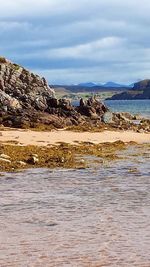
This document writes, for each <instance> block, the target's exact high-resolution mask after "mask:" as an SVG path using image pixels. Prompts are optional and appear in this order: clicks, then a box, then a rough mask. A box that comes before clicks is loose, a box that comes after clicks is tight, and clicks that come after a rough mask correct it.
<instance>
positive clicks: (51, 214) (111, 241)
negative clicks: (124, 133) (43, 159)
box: [0, 101, 150, 267]
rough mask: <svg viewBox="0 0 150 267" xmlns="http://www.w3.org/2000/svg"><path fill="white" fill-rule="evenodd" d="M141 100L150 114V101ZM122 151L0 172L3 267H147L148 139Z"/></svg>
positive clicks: (149, 234)
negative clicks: (62, 165)
mask: <svg viewBox="0 0 150 267" xmlns="http://www.w3.org/2000/svg"><path fill="white" fill-rule="evenodd" d="M121 103H122V106H123V107H124V110H122V108H121V111H129V110H130V109H129V106H130V105H131V103H130V102H128V109H126V108H125V107H127V102H125V103H123V102H121ZM136 103H138V107H136V108H135V107H134V109H132V110H133V112H135V113H136V112H137V111H138V114H139V111H140V114H142V115H143V114H146V116H147V115H149V108H150V107H149V103H150V102H148V101H142V102H141V101H140V102H139V101H138V102H136ZM139 103H140V105H139ZM142 103H143V104H142ZM144 103H147V107H148V108H145V109H144V105H145V104H144ZM132 104H133V102H132ZM108 105H109V106H110V107H111V108H112V110H113V109H114V110H115V111H119V104H118V102H116V101H114V102H113V103H112V102H111V101H109V102H108ZM140 106H141V107H140ZM145 111H146V113H145ZM118 157H119V158H118V159H115V160H112V161H110V160H102V159H99V158H95V157H92V156H91V157H89V158H88V159H87V160H88V168H85V169H53V170H50V169H46V168H45V169H44V168H43V169H29V170H25V171H21V172H15V173H14V172H13V173H11V172H9V173H1V175H0V267H82V266H83V267H102V266H105V267H107V266H108V267H134V266H135V267H149V266H150V250H149V248H150V165H149V159H150V144H143V145H134V144H133V145H129V146H127V148H126V149H125V150H123V151H119V152H118Z"/></svg>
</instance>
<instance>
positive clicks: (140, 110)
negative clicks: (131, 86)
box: [104, 99, 150, 119]
mask: <svg viewBox="0 0 150 267" xmlns="http://www.w3.org/2000/svg"><path fill="white" fill-rule="evenodd" d="M104 102H105V104H106V105H107V106H108V107H109V109H110V110H111V111H113V112H129V113H131V114H134V115H140V116H142V117H144V118H148V119H150V99H144V100H106V101H104Z"/></svg>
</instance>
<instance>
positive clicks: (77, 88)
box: [51, 84, 127, 93]
mask: <svg viewBox="0 0 150 267" xmlns="http://www.w3.org/2000/svg"><path fill="white" fill-rule="evenodd" d="M51 87H53V88H54V89H55V90H57V88H65V89H66V90H68V91H71V92H72V93H79V92H87V93H89V92H90V93H97V92H105V91H114V92H116V91H125V90H126V89H127V87H105V86H103V85H93V86H89V85H88V86H87V84H85V85H84V84H80V85H51Z"/></svg>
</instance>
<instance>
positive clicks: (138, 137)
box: [0, 129, 150, 146]
mask: <svg viewBox="0 0 150 267" xmlns="http://www.w3.org/2000/svg"><path fill="white" fill-rule="evenodd" d="M118 140H120V141H123V142H131V141H133V142H136V143H139V144H142V143H150V134H149V133H136V132H132V131H124V132H123V131H122V132H120V131H104V132H73V131H65V130H57V131H51V132H37V131H31V130H20V129H17V130H12V129H8V130H6V131H0V142H1V143H7V142H11V141H13V142H16V143H17V144H19V145H23V146H26V145H36V146H47V145H56V144H58V143H60V142H65V143H69V144H77V142H91V143H94V144H99V143H105V142H115V141H118Z"/></svg>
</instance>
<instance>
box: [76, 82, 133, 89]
mask: <svg viewBox="0 0 150 267" xmlns="http://www.w3.org/2000/svg"><path fill="white" fill-rule="evenodd" d="M77 86H81V87H89V88H91V87H95V86H102V87H106V88H122V87H127V88H128V87H129V88H130V87H133V84H132V85H125V84H119V83H115V82H111V81H110V82H107V83H105V84H102V83H98V82H85V83H79V84H77Z"/></svg>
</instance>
